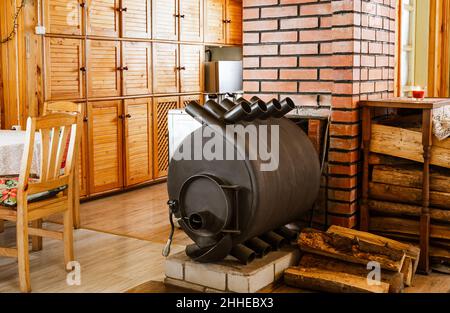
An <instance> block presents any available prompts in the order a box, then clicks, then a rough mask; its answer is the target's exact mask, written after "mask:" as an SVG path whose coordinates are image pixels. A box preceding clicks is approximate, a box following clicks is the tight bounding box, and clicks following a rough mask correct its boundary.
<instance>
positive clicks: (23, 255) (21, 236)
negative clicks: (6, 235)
mask: <svg viewBox="0 0 450 313" xmlns="http://www.w3.org/2000/svg"><path fill="white" fill-rule="evenodd" d="M16 232H17V261H18V266H19V284H20V291H21V292H31V284H30V256H29V251H28V222H27V221H26V218H25V217H24V216H18V217H17V229H16Z"/></svg>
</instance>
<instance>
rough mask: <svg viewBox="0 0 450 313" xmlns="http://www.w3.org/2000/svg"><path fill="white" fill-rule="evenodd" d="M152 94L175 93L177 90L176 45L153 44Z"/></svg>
mask: <svg viewBox="0 0 450 313" xmlns="http://www.w3.org/2000/svg"><path fill="white" fill-rule="evenodd" d="M153 64H154V68H153V75H154V76H153V92H154V93H156V94H158V93H159V94H168V93H169V94H170V93H177V92H178V89H179V71H178V69H177V67H178V45H177V44H172V43H156V42H155V43H153Z"/></svg>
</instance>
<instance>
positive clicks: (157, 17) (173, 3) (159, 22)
mask: <svg viewBox="0 0 450 313" xmlns="http://www.w3.org/2000/svg"><path fill="white" fill-rule="evenodd" d="M177 2H178V0H153V18H152V22H153V38H154V39H166V40H177V39H178V18H177V14H178V13H177V12H178V5H177Z"/></svg>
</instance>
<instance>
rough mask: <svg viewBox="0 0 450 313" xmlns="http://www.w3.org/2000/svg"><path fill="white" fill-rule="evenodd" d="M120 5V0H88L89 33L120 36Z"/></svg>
mask: <svg viewBox="0 0 450 313" xmlns="http://www.w3.org/2000/svg"><path fill="white" fill-rule="evenodd" d="M119 7H120V6H119V0H88V3H87V10H88V11H87V31H88V34H89V35H94V36H104V37H118V36H119V14H118V9H119Z"/></svg>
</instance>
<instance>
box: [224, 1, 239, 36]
mask: <svg viewBox="0 0 450 313" xmlns="http://www.w3.org/2000/svg"><path fill="white" fill-rule="evenodd" d="M226 8H227V13H226V20H227V23H226V25H227V26H226V27H227V43H228V44H234V45H241V44H242V0H227V6H226Z"/></svg>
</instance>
